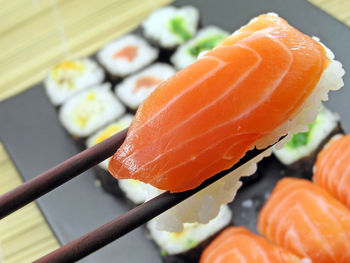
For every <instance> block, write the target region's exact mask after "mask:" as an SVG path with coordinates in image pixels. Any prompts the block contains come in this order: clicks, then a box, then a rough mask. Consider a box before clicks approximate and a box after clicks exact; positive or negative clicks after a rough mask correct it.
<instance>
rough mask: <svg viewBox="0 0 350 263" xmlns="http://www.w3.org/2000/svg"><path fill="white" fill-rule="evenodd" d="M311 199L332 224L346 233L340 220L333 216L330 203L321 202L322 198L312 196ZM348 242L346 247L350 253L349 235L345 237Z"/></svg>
mask: <svg viewBox="0 0 350 263" xmlns="http://www.w3.org/2000/svg"><path fill="white" fill-rule="evenodd" d="M309 194H310V197H311V199H313V200H314V201H315V202H316V203H317V204H318V206H319V207H320V208H321V210H322V211H323V212H324V213H325V214H327V215H328V217H329V218H330V219H331V220H332V222H333V223H334V224H335V225H338V226H339V227H340V228H341V229H343V233H346V230H345V229H344V227H343V225H342V224H341V223H340V222H339V220H338V219H337V218H336V217H335V216H334V215H333V214H334V213H332V209H333V206H329V205H328V203H327V202H326V201H325V200H324V199H323V198H322V200H320V198H316V197H315V195H312V196H311V193H309ZM343 236H344V237H345V239H346V241H347V243H346V246H347V247H348V251H350V239H349V238H348V236H347V235H343Z"/></svg>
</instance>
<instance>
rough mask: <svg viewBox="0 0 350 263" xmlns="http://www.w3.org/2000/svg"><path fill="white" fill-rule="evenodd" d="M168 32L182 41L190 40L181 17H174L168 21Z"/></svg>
mask: <svg viewBox="0 0 350 263" xmlns="http://www.w3.org/2000/svg"><path fill="white" fill-rule="evenodd" d="M169 27H170V31H171V32H173V33H174V34H176V35H178V36H179V37H180V38H181V39H182V40H184V41H185V40H188V39H190V38H191V33H190V32H188V31H187V28H186V22H185V20H184V19H183V18H182V17H181V16H176V17H174V18H172V19H171V20H169Z"/></svg>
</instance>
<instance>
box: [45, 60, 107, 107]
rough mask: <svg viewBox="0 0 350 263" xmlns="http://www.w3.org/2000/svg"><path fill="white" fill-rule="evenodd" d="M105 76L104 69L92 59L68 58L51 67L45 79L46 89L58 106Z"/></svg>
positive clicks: (99, 81)
mask: <svg viewBox="0 0 350 263" xmlns="http://www.w3.org/2000/svg"><path fill="white" fill-rule="evenodd" d="M104 77H105V74H104V71H103V70H102V68H101V67H100V66H99V65H98V64H97V63H96V62H95V61H93V60H92V59H89V58H81V59H75V60H67V61H63V62H61V63H60V64H58V65H56V66H55V67H53V68H52V69H51V71H50V72H49V74H48V75H47V77H46V79H45V81H44V84H45V90H46V93H47V95H48V97H49V99H50V101H51V103H52V104H53V105H55V106H57V105H60V104H62V103H63V102H65V101H66V100H67V99H69V98H70V97H72V96H73V95H75V94H76V93H77V92H79V91H81V90H83V89H86V88H88V87H91V86H94V85H97V84H99V83H101V82H102V81H103V79H104Z"/></svg>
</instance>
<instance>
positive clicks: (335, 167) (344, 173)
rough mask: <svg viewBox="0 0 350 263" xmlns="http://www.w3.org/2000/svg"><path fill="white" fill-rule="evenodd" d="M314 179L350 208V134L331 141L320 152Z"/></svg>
mask: <svg viewBox="0 0 350 263" xmlns="http://www.w3.org/2000/svg"><path fill="white" fill-rule="evenodd" d="M313 179H314V182H315V184H317V185H320V186H321V187H323V188H325V189H326V190H327V191H328V192H330V193H331V194H332V195H333V196H335V197H336V198H337V199H338V200H339V201H341V202H342V203H343V204H344V205H345V206H346V207H347V208H348V209H350V135H346V136H342V137H339V138H337V139H336V140H333V141H331V142H330V143H329V144H328V145H327V146H326V147H325V148H324V149H323V150H322V151H321V152H320V153H319V154H318V156H317V160H316V164H315V173H314V178H313Z"/></svg>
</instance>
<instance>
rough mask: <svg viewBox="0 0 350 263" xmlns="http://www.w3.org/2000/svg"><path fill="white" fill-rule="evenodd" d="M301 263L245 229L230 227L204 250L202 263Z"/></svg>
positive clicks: (290, 254)
mask: <svg viewBox="0 0 350 263" xmlns="http://www.w3.org/2000/svg"><path fill="white" fill-rule="evenodd" d="M212 262H215V263H224V262H227V263H232V262H235V263H240V262H242V263H249V262H252V263H257V262H259V263H274V262H276V263H297V262H298V263H300V262H301V259H299V258H298V257H297V256H295V255H293V254H292V253H290V252H288V251H287V250H284V249H283V248H281V247H277V246H275V245H273V244H271V243H269V242H268V241H267V240H266V239H264V238H263V237H260V236H257V235H255V234H253V233H251V232H249V231H248V230H247V229H246V228H244V227H229V228H227V229H226V230H224V231H223V232H222V233H221V234H220V235H219V236H218V237H217V238H216V239H215V240H214V241H213V242H211V243H210V245H209V246H208V247H207V248H206V249H205V250H204V252H203V254H202V256H201V259H200V263H212Z"/></svg>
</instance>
